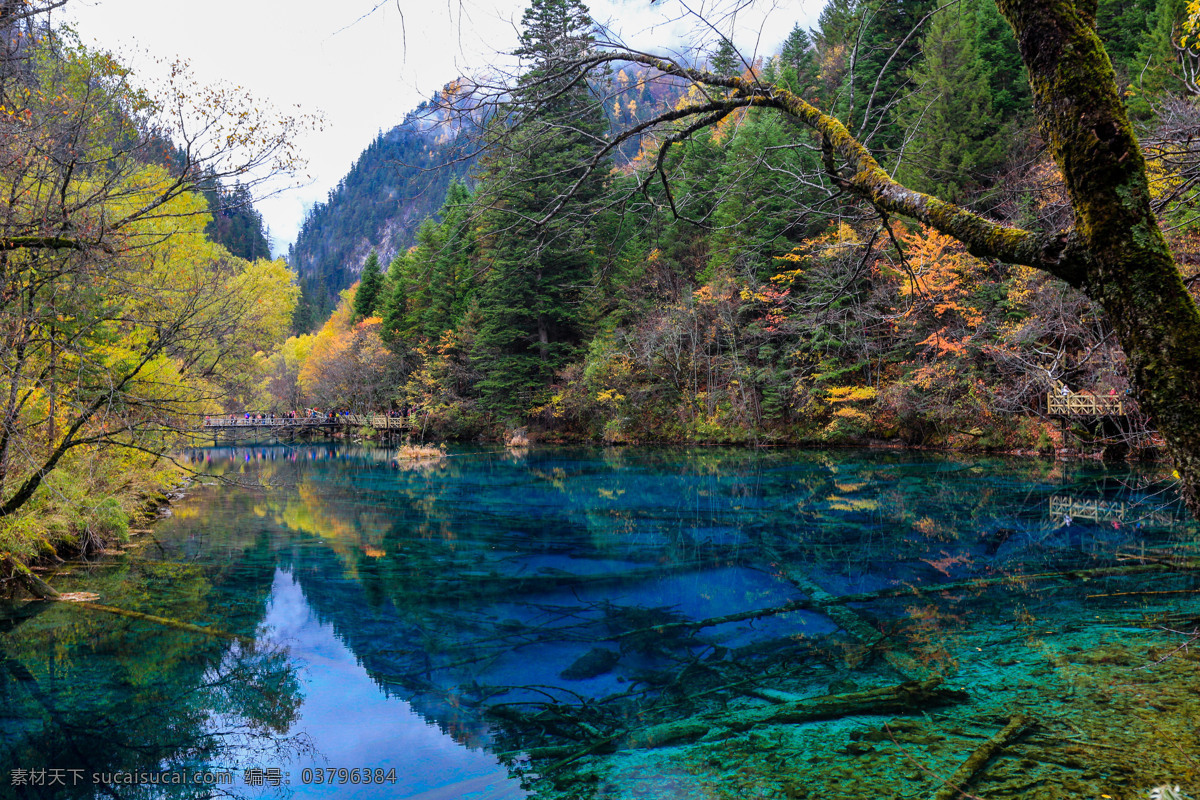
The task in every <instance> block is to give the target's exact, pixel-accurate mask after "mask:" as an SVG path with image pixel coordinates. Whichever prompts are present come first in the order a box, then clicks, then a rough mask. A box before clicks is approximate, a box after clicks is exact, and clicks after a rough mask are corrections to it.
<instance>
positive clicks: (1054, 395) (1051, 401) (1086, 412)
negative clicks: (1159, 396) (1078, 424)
mask: <svg viewBox="0 0 1200 800" xmlns="http://www.w3.org/2000/svg"><path fill="white" fill-rule="evenodd" d="M1046 413H1047V414H1049V415H1050V416H1052V417H1123V416H1125V402H1124V401H1123V400H1122V399H1121V398H1120V397H1118V396H1117V395H1095V394H1090V393H1088V392H1069V393H1068V394H1065V395H1064V394H1063V393H1062V392H1061V391H1058V392H1049V393H1047V395H1046Z"/></svg>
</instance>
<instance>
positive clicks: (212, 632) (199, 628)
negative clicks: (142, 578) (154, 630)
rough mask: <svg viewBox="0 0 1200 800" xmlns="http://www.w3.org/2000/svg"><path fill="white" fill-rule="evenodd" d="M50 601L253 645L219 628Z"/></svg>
mask: <svg viewBox="0 0 1200 800" xmlns="http://www.w3.org/2000/svg"><path fill="white" fill-rule="evenodd" d="M49 599H52V600H60V601H61V602H64V603H69V604H70V605H73V606H79V607H80V608H86V609H88V610H90V611H103V612H104V613H105V614H116V615H117V616H121V617H128V618H130V619H140V620H142V621H144V622H150V623H153V624H155V625H161V626H163V627H165V628H174V629H175V630H179V631H187V632H188V633H198V634H201V635H203V636H215V637H217V638H218V639H228V640H230V641H235V642H241V643H242V644H244V645H251V644H254V640H253V639H251V638H250V637H248V636H242V635H240V634H236V633H229V632H228V631H223V630H220V629H219V628H206V627H204V626H203V625H195V624H193V623H191V622H184V621H182V620H178V619H169V618H168V617H159V616H155V615H154V614H143V613H142V612H141V611H130V610H129V609H127V608H117V607H115V606H106V605H103V604H101V603H91V602H78V601H68V600H65V599H62V598H60V597H53V598H49Z"/></svg>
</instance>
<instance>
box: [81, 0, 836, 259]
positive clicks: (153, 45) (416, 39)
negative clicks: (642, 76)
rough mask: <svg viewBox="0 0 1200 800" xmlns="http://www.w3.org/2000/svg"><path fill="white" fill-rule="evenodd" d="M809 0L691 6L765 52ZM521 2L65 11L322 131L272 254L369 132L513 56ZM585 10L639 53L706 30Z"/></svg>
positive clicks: (679, 11)
mask: <svg viewBox="0 0 1200 800" xmlns="http://www.w3.org/2000/svg"><path fill="white" fill-rule="evenodd" d="M722 1H724V0H722ZM821 2H822V0H788V1H787V2H778V3H774V4H771V3H768V2H759V3H758V4H755V5H751V6H749V7H748V8H747V9H745V10H744V11H742V12H740V14H739V15H738V16H737V17H736V18H735V19H731V18H730V17H729V16H728V15H724V14H722V13H721V11H720V9H716V8H710V7H707V6H701V5H695V6H693V9H694V10H695V11H697V12H700V13H703V14H705V15H708V16H709V17H710V18H712V19H715V20H717V23H716V25H717V27H718V28H719V29H720V30H721V32H722V33H727V32H728V31H729V30H733V32H734V36H733V40H734V42H735V43H736V44H737V45H738V47H739V48H742V49H743V50H745V51H746V52H747V53H748V54H752V53H754V52H755V51H757V52H759V53H764V54H770V53H772V52H774V51H775V50H776V49H778V46H779V43H780V42H781V41H782V40H783V37H784V36H786V35H787V33H788V31H790V30H791V28H792V25H793V24H795V23H796V22H800V23H801V24H803V25H806V26H807V25H812V24H814V23H815V20H816V15H817V14H818V13H819V12H820V7H821ZM525 5H526V2H525V0H469V2H461V1H460V0H453V1H451V0H448V2H447V3H446V4H437V3H433V4H430V3H414V2H411V0H384V2H382V3H381V2H380V0H342V2H340V3H328V2H317V1H316V0H208V2H206V3H203V4H196V3H194V2H185V0H78V1H77V2H74V3H72V4H70V5H69V6H68V7H67V13H66V16H67V17H68V18H69V19H70V21H71V22H72V24H73V25H74V26H75V27H76V30H77V31H78V32H79V34H80V35H81V37H82V38H83V39H84V41H85V42H88V43H91V44H97V45H99V46H102V47H105V48H107V49H111V50H114V51H116V52H118V53H119V54H121V55H122V57H123V60H124V61H125V62H126V63H127V64H129V65H130V66H132V67H133V68H134V69H135V71H137V72H138V73H140V74H147V75H153V74H155V73H156V71H157V70H159V69H160V67H159V66H158V63H157V61H158V60H160V59H162V60H171V59H174V58H175V57H176V56H179V57H183V58H186V59H187V60H188V61H190V62H191V64H192V66H193V69H194V70H195V72H196V74H197V77H198V78H199V79H200V80H201V81H204V82H213V81H221V80H223V81H227V82H230V83H234V84H237V85H241V86H244V87H246V88H247V89H249V90H250V91H251V92H252V93H253V94H254V95H255V96H256V97H259V98H263V99H265V100H267V101H269V102H270V103H272V104H274V105H275V106H277V107H280V108H286V107H291V106H296V105H298V106H300V107H301V108H302V109H303V110H305V111H308V112H319V113H321V114H323V115H324V118H325V125H324V129H323V130H321V131H319V132H314V133H310V134H307V135H305V136H304V137H303V138H302V139H301V141H300V146H301V150H302V152H303V153H304V155H305V157H306V158H307V159H308V163H309V167H308V173H309V174H310V175H311V176H312V181H311V182H310V183H308V184H307V185H305V186H301V187H298V188H291V189H287V190H285V191H280V192H278V193H277V194H276V195H274V196H272V197H269V198H266V199H265V200H263V201H262V202H260V203H259V204H258V207H259V210H260V211H261V212H262V213H263V216H264V218H265V220H266V222H267V224H268V226H269V227H270V229H271V233H272V234H273V238H274V242H273V246H274V247H275V249H276V250H277V251H282V250H286V248H287V244H288V243H289V242H291V241H292V240H293V239H294V238H295V236H296V233H297V231H298V230H299V226H300V223H301V222H302V221H303V218H304V213H305V211H306V210H307V209H308V208H309V207H311V205H312V204H313V203H314V202H315V201H318V200H323V199H324V198H325V197H326V195H327V194H328V192H329V191H330V189H332V188H333V187H334V186H336V185H337V182H338V181H339V180H340V179H341V178H342V176H344V175H345V174H346V172H347V171H348V170H349V168H350V165H351V164H352V163H353V162H354V160H355V159H356V158H357V157H358V155H359V153H361V152H362V150H363V149H364V148H365V147H366V146H367V144H369V143H370V142H371V140H372V139H373V138H374V137H375V135H376V133H377V132H379V131H380V130H387V129H389V128H391V127H392V126H394V125H396V124H398V123H399V122H400V121H401V120H402V119H403V118H404V115H405V113H406V112H408V111H409V110H411V109H412V108H414V107H415V106H416V105H418V104H419V103H420V102H421V100H422V99H424V98H426V97H428V96H429V95H430V94H432V93H433V92H434V91H436V90H437V89H439V88H440V87H441V86H442V85H443V84H445V83H446V82H447V81H449V80H451V79H453V78H454V77H456V76H458V75H461V74H464V73H467V72H469V71H471V70H473V69H478V68H480V67H481V66H483V65H484V64H486V63H488V62H489V61H490V60H492V59H494V58H495V57H496V54H498V53H504V52H507V51H511V50H512V49H513V47H514V46H515V42H516V36H517V29H518V26H519V22H520V18H521V13H522V11H523V9H524V6H525ZM591 7H592V12H593V16H594V17H595V18H596V19H597V20H598V21H601V22H605V23H608V24H609V25H610V27H612V28H613V29H614V30H616V31H619V32H620V34H621V35H622V36H623V37H625V38H626V39H627V40H628V41H629V42H630V43H631V44H633V45H635V46H638V47H641V48H643V49H647V50H653V49H662V48H663V46H664V45H665V46H666V47H667V48H668V49H674V48H679V47H682V46H683V45H684V43H685V42H686V41H688V39H689V38H690V37H694V36H695V35H697V33H699V34H701V35H703V34H706V33H711V32H709V31H706V30H704V28H703V26H701V25H699V24H698V23H697V22H696V20H695V17H693V16H690V15H689V14H688V13H687V7H686V6H684V5H682V4H680V3H679V2H677V1H676V2H675V4H674V5H672V3H671V2H668V1H667V0H660V2H658V3H654V4H651V3H650V2H649V1H648V0H603V2H597V3H595V4H593V5H592V6H591ZM197 9H202V13H197ZM60 18H61V17H60ZM764 19H765V22H764ZM731 25H732V28H731V27H730V26H731ZM710 38H711V37H710Z"/></svg>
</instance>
